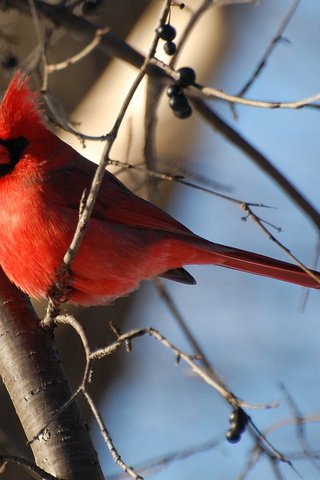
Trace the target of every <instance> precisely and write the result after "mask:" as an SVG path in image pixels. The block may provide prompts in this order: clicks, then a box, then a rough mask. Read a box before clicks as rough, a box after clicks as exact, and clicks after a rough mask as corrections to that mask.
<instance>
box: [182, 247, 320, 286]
mask: <svg viewBox="0 0 320 480" xmlns="http://www.w3.org/2000/svg"><path fill="white" fill-rule="evenodd" d="M194 240H196V242H194ZM192 243H193V247H192V249H193V255H190V258H192V261H190V262H189V261H187V262H185V264H189V265H190V264H214V265H219V266H222V267H226V268H231V269H234V270H241V271H243V272H248V273H252V274H255V275H261V276H264V277H270V278H274V279H277V280H282V281H284V282H289V283H295V284H297V285H301V286H303V287H308V288H318V289H320V272H316V271H314V270H311V271H312V273H313V274H314V275H315V276H316V277H317V278H318V279H319V281H317V280H316V279H315V278H313V277H311V275H309V274H308V273H307V272H305V271H304V270H302V269H301V268H300V267H299V266H298V265H294V264H291V263H287V262H283V261H281V260H276V259H274V258H271V257H266V256H264V255H259V254H257V253H252V252H248V251H246V250H240V249H237V248H232V247H226V246H224V245H219V244H216V243H211V242H209V241H207V240H202V239H198V238H197V239H193V242H192ZM189 245H190V244H189ZM195 246H196V248H194V247H195ZM186 258H188V257H186Z"/></svg>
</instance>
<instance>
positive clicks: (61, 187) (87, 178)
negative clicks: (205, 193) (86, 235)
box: [48, 151, 193, 235]
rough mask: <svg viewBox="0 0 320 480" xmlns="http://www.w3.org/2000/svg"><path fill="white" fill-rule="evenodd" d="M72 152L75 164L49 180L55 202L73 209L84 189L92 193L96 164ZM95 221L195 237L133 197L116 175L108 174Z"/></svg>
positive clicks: (100, 194) (75, 207) (149, 205)
mask: <svg viewBox="0 0 320 480" xmlns="http://www.w3.org/2000/svg"><path fill="white" fill-rule="evenodd" d="M75 155H76V153H75V152H74V151H72V157H73V159H74V161H72V162H69V164H67V165H66V166H65V167H64V168H61V169H59V170H55V171H53V172H51V173H50V176H49V178H48V180H49V182H50V186H51V192H52V195H53V197H54V198H55V200H54V201H55V202H57V203H58V204H60V205H63V206H65V207H68V208H72V209H74V210H77V211H78V210H79V203H80V199H81V196H82V194H83V191H84V190H87V191H88V190H89V188H90V185H91V181H92V178H93V175H94V173H95V169H96V165H95V164H93V163H92V162H90V161H89V160H86V159H85V158H83V157H82V156H81V155H76V158H75ZM92 217H93V218H96V219H98V220H105V221H108V222H114V223H119V224H122V225H127V226H129V227H133V228H145V229H156V230H164V231H168V232H172V233H180V234H181V233H183V234H186V235H193V234H192V232H191V231H190V230H188V229H187V228H186V227H184V226H183V225H182V224H181V223H179V222H178V221H177V220H175V219H174V218H172V217H171V216H170V215H168V214H167V213H165V212H164V211H163V210H161V209H160V208H158V207H156V206H155V205H152V204H151V203H149V202H147V201H146V200H143V199H142V198H140V197H138V196H136V195H135V194H133V193H132V192H131V191H130V190H129V189H127V187H125V186H124V185H123V184H122V183H121V182H120V181H119V180H118V179H117V178H116V177H114V175H112V174H111V173H110V172H108V171H106V172H105V175H104V179H103V182H102V185H101V188H100V193H99V196H98V199H97V202H96V205H95V208H94V211H93V215H92Z"/></svg>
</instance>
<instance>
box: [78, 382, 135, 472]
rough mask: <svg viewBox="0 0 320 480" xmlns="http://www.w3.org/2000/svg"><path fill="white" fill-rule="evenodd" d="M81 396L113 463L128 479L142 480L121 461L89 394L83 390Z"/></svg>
mask: <svg viewBox="0 0 320 480" xmlns="http://www.w3.org/2000/svg"><path fill="white" fill-rule="evenodd" d="M83 395H84V397H85V399H86V400H87V402H88V405H89V407H90V410H91V412H92V413H93V415H94V417H95V419H96V421H97V424H98V425H99V428H100V432H101V434H102V436H103V439H104V441H105V444H106V445H107V447H108V449H109V451H110V453H111V455H112V458H113V459H114V461H115V463H116V464H117V465H119V467H120V468H122V470H123V471H124V472H125V473H127V474H128V475H130V477H132V478H135V479H136V480H143V477H141V476H140V475H138V474H137V473H136V472H135V471H134V470H133V468H131V467H129V466H128V465H127V464H126V463H125V462H124V461H123V460H122V458H121V457H120V455H119V453H118V451H117V449H116V447H115V446H114V443H113V441H112V438H111V436H110V433H109V432H108V430H107V427H106V425H105V423H104V421H103V418H102V417H101V415H100V413H99V411H98V409H97V407H96V406H95V403H94V401H93V400H92V398H91V396H90V394H89V393H88V391H87V390H84V392H83Z"/></svg>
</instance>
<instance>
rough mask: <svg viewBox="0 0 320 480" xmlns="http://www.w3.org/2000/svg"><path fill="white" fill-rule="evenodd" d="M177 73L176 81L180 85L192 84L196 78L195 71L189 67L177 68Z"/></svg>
mask: <svg viewBox="0 0 320 480" xmlns="http://www.w3.org/2000/svg"><path fill="white" fill-rule="evenodd" d="M177 73H178V74H179V78H178V80H177V81H176V83H177V85H180V87H183V88H184V87H188V86H189V85H192V84H193V83H194V82H195V80H196V74H195V71H194V70H193V69H192V68H190V67H182V68H179V70H178V71H177Z"/></svg>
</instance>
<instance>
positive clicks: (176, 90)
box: [167, 85, 182, 98]
mask: <svg viewBox="0 0 320 480" xmlns="http://www.w3.org/2000/svg"><path fill="white" fill-rule="evenodd" d="M181 94H182V88H181V87H179V85H170V86H169V87H168V88H167V95H168V97H169V98H171V97H176V96H177V95H181Z"/></svg>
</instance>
